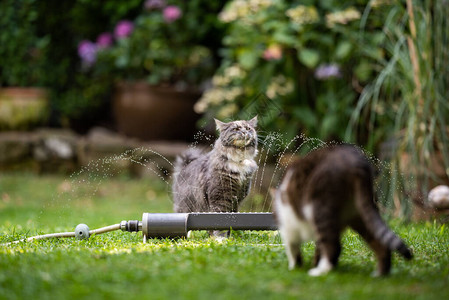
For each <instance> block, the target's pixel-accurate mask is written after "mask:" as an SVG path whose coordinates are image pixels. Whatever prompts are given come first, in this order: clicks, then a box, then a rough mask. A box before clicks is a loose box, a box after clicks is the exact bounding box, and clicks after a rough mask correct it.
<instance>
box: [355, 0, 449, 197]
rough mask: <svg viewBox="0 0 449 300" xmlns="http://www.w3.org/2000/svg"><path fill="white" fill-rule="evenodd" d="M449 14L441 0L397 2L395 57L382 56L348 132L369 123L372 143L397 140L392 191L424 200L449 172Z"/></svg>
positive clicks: (392, 31)
mask: <svg viewBox="0 0 449 300" xmlns="http://www.w3.org/2000/svg"><path fill="white" fill-rule="evenodd" d="M448 13H449V8H448V6H447V5H445V4H444V3H442V2H441V1H422V2H419V1H406V2H403V1H396V2H395V5H394V6H392V9H391V10H390V12H389V15H388V18H387V19H386V22H385V26H384V32H385V37H386V40H385V47H384V49H385V52H386V54H387V57H388V58H389V59H386V60H385V59H379V60H378V61H377V63H378V64H379V68H380V69H381V71H380V72H379V74H378V76H377V77H376V78H375V80H374V81H373V82H372V83H371V84H370V85H369V86H367V88H365V89H364V91H363V93H362V95H361V98H360V101H359V103H358V104H357V108H356V110H355V111H354V113H353V116H352V127H350V128H349V129H350V130H349V131H348V138H349V137H352V138H353V139H354V135H355V134H354V131H355V130H356V129H357V128H360V127H358V126H360V125H361V124H362V125H363V126H366V125H367V127H368V128H367V133H368V136H369V139H368V145H369V146H370V148H374V147H375V146H376V145H378V144H379V143H380V142H382V141H385V140H388V139H390V140H392V141H393V142H392V143H391V144H393V147H392V148H393V149H392V153H391V155H390V159H391V163H392V169H393V170H394V172H392V173H390V175H391V176H390V177H391V179H390V178H389V183H390V184H391V185H393V186H394V187H393V188H392V189H391V191H395V190H396V188H397V187H401V188H402V189H403V190H404V191H405V192H406V193H408V194H409V195H413V196H414V197H415V198H416V199H415V200H416V201H420V202H424V203H425V202H426V200H425V198H426V195H427V193H428V191H429V189H430V188H432V187H433V186H434V185H436V184H439V183H440V184H441V183H446V182H447V180H448V177H449V160H448V157H449V156H448V155H449V140H448V138H447V133H448V125H447V124H448V122H449V106H448V102H447V95H448V93H449V90H448V86H449V84H448V83H449V69H448V68H447V67H446V66H445V63H444V62H446V61H447V60H448V57H449V24H448V21H447V17H446V16H447V15H448ZM404 158H405V159H404ZM400 172H404V174H403V175H405V176H400ZM395 187H396V188H395Z"/></svg>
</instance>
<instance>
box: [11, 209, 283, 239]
mask: <svg viewBox="0 0 449 300" xmlns="http://www.w3.org/2000/svg"><path fill="white" fill-rule="evenodd" d="M119 229H120V230H122V231H128V232H139V231H142V233H143V242H144V243H145V242H146V241H147V239H148V238H178V237H187V233H188V232H189V231H191V230H230V229H233V230H277V226H276V223H275V220H274V217H273V214H272V213H143V215H142V221H138V220H131V221H121V222H120V223H118V224H114V225H110V226H106V227H102V228H98V229H94V230H89V227H88V226H87V225H86V224H79V225H77V226H76V228H75V231H74V232H60V233H50V234H44V235H37V236H32V237H29V238H26V239H21V240H17V241H13V242H10V243H6V244H4V245H9V244H15V243H19V242H24V241H32V240H41V239H49V238H64V237H75V238H77V239H79V240H82V239H88V238H89V237H90V236H91V235H94V234H101V233H105V232H110V231H115V230H119Z"/></svg>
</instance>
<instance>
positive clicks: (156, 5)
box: [144, 0, 166, 10]
mask: <svg viewBox="0 0 449 300" xmlns="http://www.w3.org/2000/svg"><path fill="white" fill-rule="evenodd" d="M165 5H166V4H165V0H147V1H145V3H144V7H145V9H147V10H152V9H161V8H163V7H165Z"/></svg>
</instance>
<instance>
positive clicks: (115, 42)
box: [78, 0, 223, 88]
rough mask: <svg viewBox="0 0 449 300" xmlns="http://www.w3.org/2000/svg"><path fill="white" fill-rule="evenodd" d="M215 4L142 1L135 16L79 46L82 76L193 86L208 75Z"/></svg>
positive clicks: (211, 65)
mask: <svg viewBox="0 0 449 300" xmlns="http://www.w3.org/2000/svg"><path fill="white" fill-rule="evenodd" d="M221 8H222V4H220V3H218V2H211V1H204V0H195V1H174V0H172V1H162V0H147V1H145V3H144V6H143V7H142V10H141V13H140V14H139V16H138V17H137V18H135V19H133V20H121V21H119V22H118V23H117V24H116V25H115V27H111V28H110V29H109V31H106V32H101V31H100V32H98V37H97V38H96V40H94V41H91V40H82V41H81V42H80V44H79V46H78V54H79V56H80V58H81V61H82V65H83V68H84V70H85V72H86V73H87V72H90V73H91V74H92V76H101V75H104V74H112V76H111V77H113V78H114V80H134V81H135V80H139V81H140V80H147V81H148V82H149V83H150V84H168V85H171V86H172V85H176V86H177V87H181V88H187V87H189V88H191V87H198V86H200V85H201V83H203V82H204V81H205V80H207V79H209V78H210V77H211V76H212V73H213V72H214V71H215V66H216V65H217V62H216V57H217V55H215V52H216V49H217V48H218V45H219V42H220V39H219V38H218V39H217V37H220V36H221V34H219V31H220V28H221V27H223V24H221V23H220V22H218V18H217V15H218V12H219V11H220V9H221Z"/></svg>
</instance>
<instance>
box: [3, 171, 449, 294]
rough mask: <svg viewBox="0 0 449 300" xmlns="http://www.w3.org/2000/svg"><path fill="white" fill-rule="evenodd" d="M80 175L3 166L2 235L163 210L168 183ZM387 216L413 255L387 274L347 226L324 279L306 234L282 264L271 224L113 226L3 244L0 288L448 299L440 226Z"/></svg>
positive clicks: (447, 260)
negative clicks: (147, 229) (291, 264)
mask: <svg viewBox="0 0 449 300" xmlns="http://www.w3.org/2000/svg"><path fill="white" fill-rule="evenodd" d="M87 175H88V174H80V175H74V176H72V178H70V179H67V178H63V177H53V176H40V177H35V176H32V175H29V174H1V175H0V190H1V191H2V193H1V195H0V196H1V199H0V208H1V209H0V220H1V221H0V243H4V242H8V241H11V240H14V239H18V238H23V237H26V236H32V235H34V234H37V233H38V234H44V233H52V232H61V231H72V230H74V228H75V226H76V225H77V224H79V223H86V224H87V225H89V227H90V228H91V229H93V228H98V227H101V226H106V225H110V224H115V223H118V222H120V221H121V220H122V219H125V220H128V219H140V217H141V214H142V212H144V211H147V212H169V211H171V202H170V200H169V198H168V193H169V192H168V191H167V187H166V186H165V184H162V183H161V182H159V181H156V180H143V179H142V180H135V179H134V180H130V179H129V178H114V179H110V178H109V179H107V178H104V177H102V176H100V177H98V178H97V177H95V176H94V175H92V177H90V176H87ZM95 178H96V179H95ZM391 225H392V228H393V229H394V230H395V231H396V232H397V233H398V234H399V235H400V236H401V237H402V238H403V239H404V240H405V241H406V242H407V243H408V244H409V245H410V246H411V248H412V249H413V252H414V259H413V260H412V261H406V260H404V259H402V257H400V256H398V255H394V256H393V268H392V274H391V275H390V276H389V277H387V278H372V277H371V276H370V274H371V272H372V271H373V270H374V268H375V264H376V260H375V257H374V254H373V252H372V251H371V250H370V249H369V248H368V247H367V246H366V244H365V243H364V242H363V241H362V240H361V239H360V237H359V236H358V235H357V234H355V233H353V232H352V231H348V232H346V234H345V235H344V236H343V240H342V244H343V251H342V254H341V259H340V262H339V265H338V267H337V269H336V270H335V271H333V272H332V273H331V274H329V275H327V276H324V277H322V278H312V277H309V276H308V275H307V269H308V268H310V267H311V265H312V259H313V252H314V246H313V243H306V244H304V245H303V246H302V252H303V255H304V264H305V266H304V267H302V268H300V269H298V270H294V271H288V270H287V258H286V255H285V252H284V251H285V250H284V247H283V245H282V244H281V241H280V239H279V236H278V234H277V232H254V231H252V232H249V231H244V232H240V231H237V232H233V233H232V238H231V239H229V240H228V241H225V242H223V243H219V242H216V241H214V240H213V239H210V238H209V237H208V235H207V233H206V232H201V231H198V232H194V234H193V237H192V239H189V240H185V239H179V240H174V241H171V240H156V239H154V240H149V241H148V243H147V244H143V243H142V240H141V238H142V237H141V234H139V233H138V234H133V233H127V232H121V231H116V232H110V233H105V234H101V235H95V236H92V237H91V238H90V239H88V240H82V241H78V240H76V239H73V238H67V239H53V240H40V241H35V242H30V243H19V244H15V245H10V246H1V247H0V268H1V270H2V272H0V293H1V295H2V296H1V297H3V298H7V299H24V298H58V299H80V298H108V299H122V298H123V297H132V298H148V297H149V296H150V297H151V298H155V299H186V298H187V299H211V298H213V299H242V298H244V299H286V298H287V299H288V298H305V299H426V300H427V299H446V298H447V297H448V296H449V291H448V289H447V288H446V287H447V284H448V283H449V282H448V274H449V268H448V265H449V253H448V251H449V250H448V247H447V245H448V243H449V231H448V227H447V226H446V225H444V224H438V223H436V222H434V223H423V224H400V223H399V222H397V221H393V222H392V224H391ZM323 286H325V287H326V288H323Z"/></svg>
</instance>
